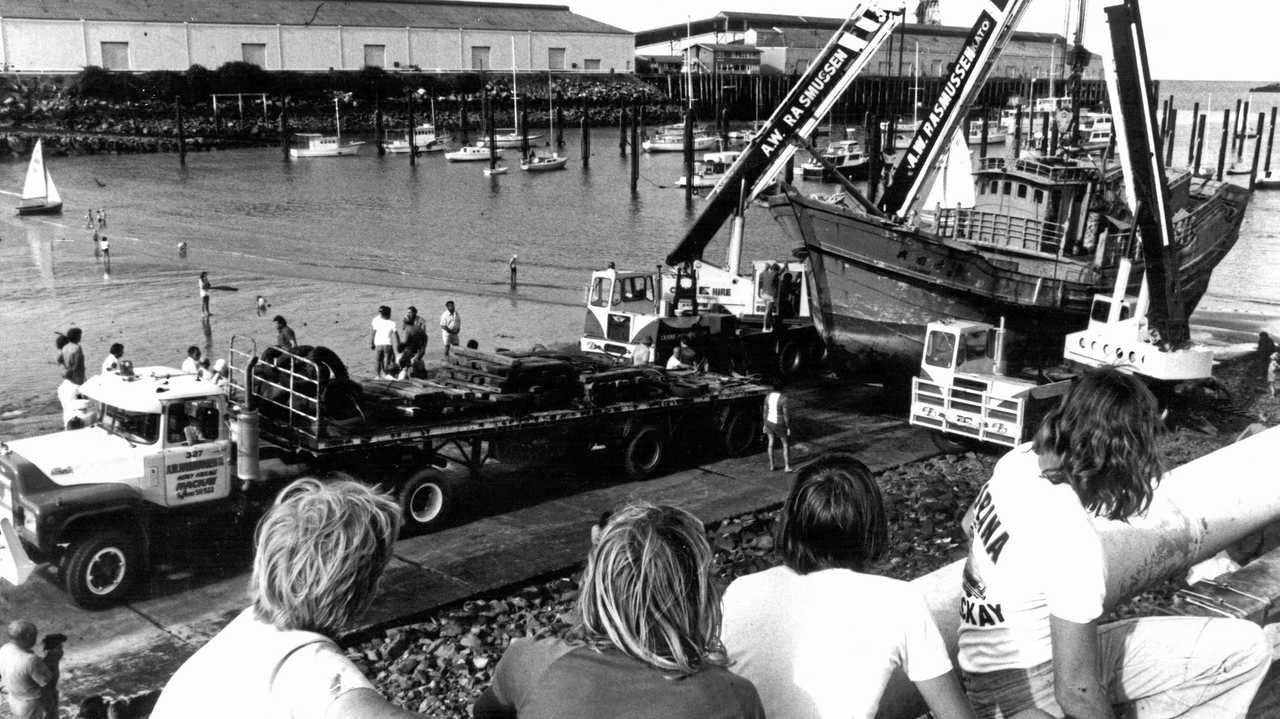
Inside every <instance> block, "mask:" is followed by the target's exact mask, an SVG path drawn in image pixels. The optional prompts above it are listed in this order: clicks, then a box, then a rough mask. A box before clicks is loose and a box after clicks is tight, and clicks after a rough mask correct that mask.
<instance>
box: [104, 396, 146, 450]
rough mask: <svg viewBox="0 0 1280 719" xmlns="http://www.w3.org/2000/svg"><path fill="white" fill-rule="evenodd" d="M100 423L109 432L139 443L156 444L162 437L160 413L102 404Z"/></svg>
mask: <svg viewBox="0 0 1280 719" xmlns="http://www.w3.org/2000/svg"><path fill="white" fill-rule="evenodd" d="M98 416H100V417H101V418H102V419H100V420H99V421H98V424H99V425H101V426H102V428H103V429H105V430H107V431H108V432H110V433H112V434H114V435H118V436H120V437H123V438H125V439H127V440H129V441H130V442H137V443H138V444H155V441H156V440H157V439H160V415H158V414H152V413H151V412H131V411H129V410H127V409H121V408H119V407H113V406H111V405H109V404H104V405H102V406H101V408H100V410H99V412H98Z"/></svg>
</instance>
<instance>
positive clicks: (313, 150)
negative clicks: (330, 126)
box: [289, 132, 364, 158]
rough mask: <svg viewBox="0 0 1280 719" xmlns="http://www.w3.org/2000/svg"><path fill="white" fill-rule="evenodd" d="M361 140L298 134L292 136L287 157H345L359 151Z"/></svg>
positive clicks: (305, 133) (311, 133) (315, 134)
mask: <svg viewBox="0 0 1280 719" xmlns="http://www.w3.org/2000/svg"><path fill="white" fill-rule="evenodd" d="M363 144H364V141H363V140H343V139H342V138H341V137H338V136H334V135H321V134H319V133H316V132H299V133H296V134H295V135H294V136H293V146H292V147H290V148H289V157H292V158H299V157H345V156H350V155H354V154H356V153H357V152H359V151H360V146H361V145H363Z"/></svg>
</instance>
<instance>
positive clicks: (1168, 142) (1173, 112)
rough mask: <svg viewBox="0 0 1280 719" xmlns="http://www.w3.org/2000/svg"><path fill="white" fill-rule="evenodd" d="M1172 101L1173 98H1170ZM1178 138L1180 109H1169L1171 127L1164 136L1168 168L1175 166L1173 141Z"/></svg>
mask: <svg viewBox="0 0 1280 719" xmlns="http://www.w3.org/2000/svg"><path fill="white" fill-rule="evenodd" d="M1170 99H1172V98H1170ZM1177 136H1178V108H1176V107H1172V103H1170V107H1169V127H1168V131H1167V132H1165V135H1164V164H1165V167H1168V166H1170V165H1172V164H1173V141H1174V138H1176V137H1177Z"/></svg>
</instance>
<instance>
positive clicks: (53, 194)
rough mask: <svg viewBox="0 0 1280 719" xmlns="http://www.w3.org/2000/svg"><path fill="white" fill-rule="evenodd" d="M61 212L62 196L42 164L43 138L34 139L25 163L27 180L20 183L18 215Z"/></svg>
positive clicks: (46, 168)
mask: <svg viewBox="0 0 1280 719" xmlns="http://www.w3.org/2000/svg"><path fill="white" fill-rule="evenodd" d="M60 212H62V196H61V195H59V194H58V188H57V187H56V186H55V185H54V184H53V178H52V177H50V176H49V168H48V167H46V166H45V164H44V140H36V147H35V149H34V150H32V151H31V162H30V163H29V164H28V165H27V180H26V182H24V183H23V185H22V200H21V201H20V202H19V204H18V214H19V215H53V214H57V213H60Z"/></svg>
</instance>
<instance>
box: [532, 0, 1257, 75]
mask: <svg viewBox="0 0 1280 719" xmlns="http://www.w3.org/2000/svg"><path fill="white" fill-rule="evenodd" d="M526 1H528V0H526ZM535 1H537V2H545V3H550V4H558V5H564V4H567V5H569V7H570V8H571V9H572V10H573V11H574V12H576V13H579V14H581V15H586V16H587V17H590V18H593V19H595V20H600V21H601V22H606V23H609V24H610V25H615V26H617V27H621V28H624V29H626V30H631V31H638V30H647V29H651V28H655V27H661V26H663V25H674V24H677V23H682V22H684V21H685V20H686V18H692V19H695V20H697V19H700V18H708V17H711V16H713V15H715V14H716V13H717V12H720V11H722V10H724V11H734V10H736V11H740V12H771V13H779V12H785V13H787V14H794V15H805V14H808V15H814V16H817V17H845V16H847V15H848V14H849V12H850V10H851V8H852V7H853V2H852V1H851V0H843V1H841V0H788V1H787V2H780V1H779V0H647V1H646V2H634V1H633V0H535ZM915 1H916V0H907V3H908V6H909V7H911V8H914V7H915ZM881 2H882V3H883V4H884V6H890V5H891V4H901V2H902V0H881ZM980 4H981V3H980V2H978V0H942V2H941V7H942V21H943V22H944V23H945V24H948V25H963V26H968V25H970V24H971V23H972V22H973V18H974V16H975V15H976V13H977V8H978V7H979V6H980ZM1066 4H1067V3H1066V2H1065V1H1064V0H1036V2H1034V3H1033V4H1032V5H1031V7H1030V8H1029V9H1028V10H1027V12H1026V14H1025V15H1023V18H1022V25H1021V27H1022V29H1024V30H1039V31H1045V32H1055V33H1059V34H1062V32H1063V9H1064V7H1065V6H1066ZM1071 4H1072V5H1075V1H1074V0H1072V2H1071ZM1110 4H1113V0H1089V1H1088V10H1087V11H1086V21H1085V45H1086V46H1090V47H1091V49H1094V51H1095V52H1096V51H1097V49H1096V48H1093V47H1092V46H1094V45H1096V44H1098V43H1102V42H1107V41H1108V40H1107V27H1106V20H1105V15H1104V13H1103V11H1102V8H1103V7H1104V6H1105V5H1110ZM1141 8H1142V13H1143V15H1142V20H1143V24H1144V26H1145V28H1146V32H1147V52H1148V55H1149V60H1150V63H1151V73H1152V75H1154V76H1155V77H1156V78H1158V79H1164V80H1268V81H1276V80H1280V61H1278V60H1277V53H1276V50H1277V45H1278V44H1280V41H1278V39H1277V28H1280V2H1276V0H1201V1H1200V2H1194V3H1193V2H1190V1H1189V0H1145V2H1143V3H1142V5H1141Z"/></svg>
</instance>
